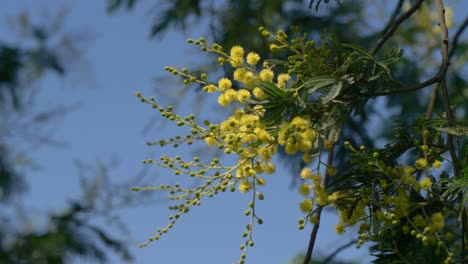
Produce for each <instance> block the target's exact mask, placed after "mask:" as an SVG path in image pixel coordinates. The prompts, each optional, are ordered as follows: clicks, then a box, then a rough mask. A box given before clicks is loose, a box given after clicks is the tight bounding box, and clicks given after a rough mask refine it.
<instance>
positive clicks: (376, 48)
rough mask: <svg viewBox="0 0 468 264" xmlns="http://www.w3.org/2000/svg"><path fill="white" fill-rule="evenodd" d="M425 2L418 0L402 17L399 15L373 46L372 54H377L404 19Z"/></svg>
mask: <svg viewBox="0 0 468 264" xmlns="http://www.w3.org/2000/svg"><path fill="white" fill-rule="evenodd" d="M422 2H424V0H418V1H417V2H416V3H414V5H413V6H412V7H411V8H410V9H408V11H406V12H405V13H403V14H402V15H401V16H400V17H398V19H397V20H395V21H393V23H392V25H391V26H390V27H389V28H388V30H387V31H386V32H385V33H384V34H383V36H382V37H381V38H380V39H379V41H378V42H377V44H376V45H375V46H374V48H372V50H371V52H370V53H372V54H376V53H377V52H378V51H379V50H380V48H382V46H383V45H384V44H385V42H386V41H387V40H388V39H389V38H390V37H391V36H392V35H393V33H394V32H395V30H397V28H398V26H400V24H401V23H403V21H405V20H406V19H408V18H409V17H410V16H411V15H412V14H413V13H414V12H416V10H417V9H418V8H419V6H420V5H421V4H422Z"/></svg>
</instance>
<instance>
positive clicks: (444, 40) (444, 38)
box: [436, 0, 466, 260]
mask: <svg viewBox="0 0 468 264" xmlns="http://www.w3.org/2000/svg"><path fill="white" fill-rule="evenodd" d="M436 7H437V18H438V20H439V26H440V38H441V47H440V53H441V54H442V66H441V67H440V72H439V75H440V77H441V92H442V102H443V106H444V110H445V114H446V116H447V125H448V126H453V125H454V121H453V116H452V110H451V109H450V101H449V93H448V89H447V82H446V80H445V75H446V74H447V69H448V64H449V59H450V57H449V56H450V55H449V47H448V46H449V43H448V39H449V37H448V28H447V24H446V22H445V8H444V3H443V2H442V0H437V1H436ZM465 22H466V19H465ZM464 27H465V26H463V25H462V27H461V28H460V30H459V32H461V31H463V28H464ZM457 33H458V32H457ZM460 34H461V33H460ZM457 39H458V37H457ZM452 50H453V48H452ZM447 146H448V148H449V152H450V156H451V158H452V165H453V173H454V177H459V176H460V174H459V168H458V158H457V154H456V152H455V147H454V146H453V135H452V134H450V133H447ZM462 210H463V211H462V212H461V213H462V216H463V217H462V221H461V222H462V223H461V224H462V236H461V248H462V250H461V253H460V254H461V259H462V260H464V259H465V250H464V249H465V234H464V233H465V230H466V222H465V221H463V220H464V219H463V218H465V217H466V216H465V211H464V210H465V207H463V209H462Z"/></svg>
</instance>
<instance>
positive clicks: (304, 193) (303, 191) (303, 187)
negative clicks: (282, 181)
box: [298, 183, 310, 196]
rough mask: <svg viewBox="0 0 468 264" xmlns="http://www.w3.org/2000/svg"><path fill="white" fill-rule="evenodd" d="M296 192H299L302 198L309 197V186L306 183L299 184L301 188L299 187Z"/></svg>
mask: <svg viewBox="0 0 468 264" xmlns="http://www.w3.org/2000/svg"><path fill="white" fill-rule="evenodd" d="M298 191H299V194H300V195H302V196H309V194H310V186H309V184H307V183H303V184H301V186H299V190H298Z"/></svg>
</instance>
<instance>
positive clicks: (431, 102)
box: [424, 85, 439, 119]
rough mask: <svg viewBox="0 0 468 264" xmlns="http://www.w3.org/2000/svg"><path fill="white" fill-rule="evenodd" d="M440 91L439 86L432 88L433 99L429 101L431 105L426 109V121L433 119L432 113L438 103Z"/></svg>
mask: <svg viewBox="0 0 468 264" xmlns="http://www.w3.org/2000/svg"><path fill="white" fill-rule="evenodd" d="M438 89H439V85H436V86H434V87H432V92H431V97H430V100H429V104H428V105H427V108H426V114H424V119H429V118H431V115H432V112H433V111H434V106H435V103H436V101H437V90H438Z"/></svg>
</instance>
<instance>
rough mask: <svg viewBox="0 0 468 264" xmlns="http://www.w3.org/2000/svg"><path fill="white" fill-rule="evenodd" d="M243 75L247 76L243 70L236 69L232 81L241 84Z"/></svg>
mask: <svg viewBox="0 0 468 264" xmlns="http://www.w3.org/2000/svg"><path fill="white" fill-rule="evenodd" d="M245 74H247V71H246V70H245V69H244V68H237V69H236V70H235V71H234V73H233V76H234V80H236V81H240V82H242V81H243V80H244V78H245Z"/></svg>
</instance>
